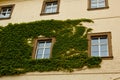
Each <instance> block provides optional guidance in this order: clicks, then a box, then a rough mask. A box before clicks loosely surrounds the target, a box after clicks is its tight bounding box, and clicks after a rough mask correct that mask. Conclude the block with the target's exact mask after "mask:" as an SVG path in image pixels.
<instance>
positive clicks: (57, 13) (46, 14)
mask: <svg viewBox="0 0 120 80" xmlns="http://www.w3.org/2000/svg"><path fill="white" fill-rule="evenodd" d="M54 14H59V12H55V13H41V14H40V15H41V16H42V15H54Z"/></svg>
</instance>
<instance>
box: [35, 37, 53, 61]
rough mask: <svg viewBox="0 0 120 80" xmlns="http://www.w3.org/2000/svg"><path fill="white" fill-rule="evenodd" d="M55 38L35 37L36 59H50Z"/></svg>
mask: <svg viewBox="0 0 120 80" xmlns="http://www.w3.org/2000/svg"><path fill="white" fill-rule="evenodd" d="M54 42H55V38H43V37H42V38H37V39H35V43H34V49H33V58H34V59H49V58H50V57H51V54H52V47H53V44H54Z"/></svg>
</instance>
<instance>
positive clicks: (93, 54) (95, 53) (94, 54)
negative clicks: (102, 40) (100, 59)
mask: <svg viewBox="0 0 120 80" xmlns="http://www.w3.org/2000/svg"><path fill="white" fill-rule="evenodd" d="M91 56H96V57H97V56H99V52H98V51H92V52H91Z"/></svg>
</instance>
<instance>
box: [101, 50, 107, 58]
mask: <svg viewBox="0 0 120 80" xmlns="http://www.w3.org/2000/svg"><path fill="white" fill-rule="evenodd" d="M100 55H101V57H107V56H109V55H108V52H107V51H101V52H100Z"/></svg>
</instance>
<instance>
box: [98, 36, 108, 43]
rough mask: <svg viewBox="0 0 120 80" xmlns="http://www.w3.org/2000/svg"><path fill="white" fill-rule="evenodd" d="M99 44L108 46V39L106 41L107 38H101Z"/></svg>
mask: <svg viewBox="0 0 120 80" xmlns="http://www.w3.org/2000/svg"><path fill="white" fill-rule="evenodd" d="M100 43H101V44H108V39H107V37H101V38H100Z"/></svg>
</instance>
